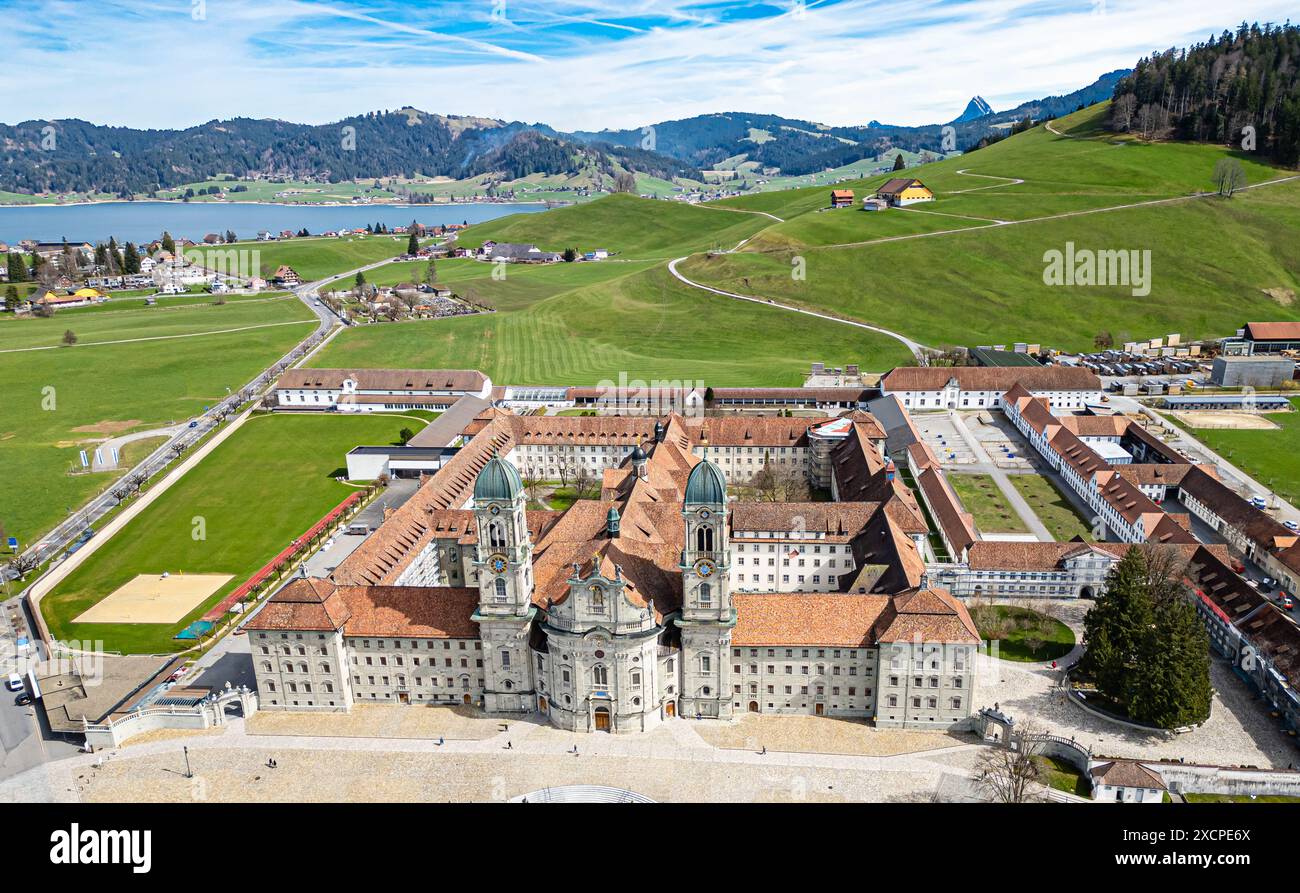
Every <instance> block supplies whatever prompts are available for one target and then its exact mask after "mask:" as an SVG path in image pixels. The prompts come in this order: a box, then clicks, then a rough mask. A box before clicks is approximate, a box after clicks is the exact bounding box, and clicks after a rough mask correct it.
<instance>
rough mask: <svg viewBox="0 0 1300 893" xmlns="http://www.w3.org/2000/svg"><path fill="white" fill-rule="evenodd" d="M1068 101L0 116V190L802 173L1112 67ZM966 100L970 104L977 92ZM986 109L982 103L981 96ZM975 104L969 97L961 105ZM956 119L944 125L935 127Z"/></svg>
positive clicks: (1114, 76) (903, 144)
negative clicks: (649, 117) (625, 114)
mask: <svg viewBox="0 0 1300 893" xmlns="http://www.w3.org/2000/svg"><path fill="white" fill-rule="evenodd" d="M1126 73H1127V72H1112V73H1110V74H1108V75H1103V76H1102V78H1100V79H1098V80H1097V81H1096V82H1094V83H1093V84H1091V85H1089V86H1088V87H1084V88H1082V89H1081V90H1078V91H1075V92H1074V93H1070V94H1066V95H1065V96H1064V97H1046V98H1044V99H1041V100H1035V101H1034V102H1032V103H1024V104H1022V105H1021V106H1018V107H1017V108H1016V109H1013V110H1011V111H1009V112H1003V113H993V114H987V115H983V116H981V117H979V118H976V119H973V120H971V121H965V122H960V123H959V124H956V125H940V124H933V125H924V126H920V127H901V126H894V125H883V124H880V123H879V122H877V121H874V120H873V121H871V122H870V123H868V124H867V125H863V126H849V127H837V126H831V125H826V124H821V123H818V122H814V121H807V120H801V119H795V118H786V117H783V116H780V115H770V114H761V113H750V112H721V113H713V114H709V115H701V116H696V117H694V118H686V119H680V120H677V121H666V122H660V123H658V124H653V125H648V126H647V127H644V128H638V129H625V130H602V131H575V132H572V133H565V132H562V131H558V130H556V129H554V128H552V127H550V126H548V125H546V124H544V123H541V122H536V123H531V124H530V123H525V122H522V121H505V120H501V119H497V118H490V117H484V116H474V115H442V114H434V113H429V112H425V111H423V110H420V109H417V108H415V107H414V106H403V107H401V108H399V109H396V110H385V111H378V112H368V113H365V114H359V115H353V116H350V117H347V118H343V119H341V120H339V121H336V122H332V123H329V124H321V125H311V124H295V123H293V122H289V121H283V120H275V119H255V118H231V119H227V120H217V119H214V120H211V121H207V122H204V123H202V124H198V125H195V126H193V127H188V128H184V129H181V130H153V129H151V130H137V129H132V128H127V127H116V126H112V125H98V124H92V123H90V122H87V121H83V120H80V119H62V120H56V121H24V122H21V123H19V124H14V125H9V124H0V145H3V146H4V147H5V150H6V151H5V152H4V155H3V161H2V162H0V190H5V191H9V192H14V193H22V194H48V193H76V192H81V193H107V194H116V195H119V196H121V197H131V196H134V195H151V194H155V193H157V192H158V191H160V190H164V189H171V188H175V187H178V186H183V185H186V184H189V183H194V182H202V181H204V180H208V179H211V178H214V177H217V176H220V175H232V176H234V177H236V178H237V179H245V178H250V179H252V178H267V179H279V178H284V179H309V180H316V181H323V182H343V181H355V180H359V179H372V178H383V177H402V178H407V179H412V178H415V177H417V176H425V177H438V176H445V177H451V178H453V179H459V178H463V177H467V176H478V175H484V174H500V175H501V176H502V178H503V179H504V178H510V179H519V178H522V177H524V176H528V175H530V174H571V173H576V172H578V171H593V170H594V171H596V172H598V174H599V175H600V178H601V180H602V182H604V183H606V184H613V183H616V182H618V180H619V177H620V175H623V174H629V173H630V174H637V173H642V174H646V175H650V176H654V177H659V178H661V179H665V180H673V179H677V178H683V179H692V180H698V179H699V178H700V171H701V170H706V169H711V168H713V167H715V166H717V165H720V164H723V163H724V162H727V161H728V160H731V161H733V162H735V160H736V159H737V158H739V157H740V156H744V158H743V159H741V161H742V162H752V163H753V165H752V166H753V167H755V168H757V169H761V170H767V171H774V170H779V171H780V172H781V173H782V174H788V175H803V174H808V173H813V172H817V171H821V170H825V169H828V168H835V167H840V166H843V165H845V164H850V163H852V162H854V161H858V160H862V159H864V158H882V157H883V156H884V154H885V153H887V152H889V151H891V150H895V149H904V150H907V151H912V152H923V151H925V152H952V151H954V150H956V149H962V148H966V147H968V146H972V145H975V144H976V143H977V142H978V141H979V140H980V139H981V138H982V137H985V136H987V135H988V133H989V132H990V131H991V130H992V129H993V128H995V127H996V126H997V125H998V124H1000V123H1003V122H1004V121H1006V120H1019V118H1021V117H1023V116H1024V114H1025V113H1027V112H1026V110H1027V109H1030V108H1032V109H1033V110H1034V115H1035V117H1037V116H1038V115H1046V116H1055V115H1057V114H1061V113H1063V112H1066V111H1073V110H1074V109H1075V108H1077V107H1078V106H1080V105H1087V104H1091V103H1092V102H1095V101H1097V100H1098V99H1102V98H1108V97H1109V95H1110V93H1111V92H1112V90H1113V82H1114V81H1116V80H1118V75H1122V74H1126ZM972 102H974V100H972ZM985 105H987V103H986V104H985ZM969 109H970V107H969V106H968V111H969ZM947 126H955V127H956V133H955V141H954V140H953V136H954V135H953V134H951V133H947V134H946V133H945V132H944V128H945V127H947Z"/></svg>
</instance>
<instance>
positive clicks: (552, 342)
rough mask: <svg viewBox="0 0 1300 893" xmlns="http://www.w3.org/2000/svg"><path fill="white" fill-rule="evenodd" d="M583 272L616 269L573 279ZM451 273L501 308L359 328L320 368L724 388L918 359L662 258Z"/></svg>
mask: <svg viewBox="0 0 1300 893" xmlns="http://www.w3.org/2000/svg"><path fill="white" fill-rule="evenodd" d="M606 201H607V200H606ZM588 207H594V205H592V206H588ZM471 263H472V262H471ZM478 266H479V267H480V268H482V269H483V270H485V271H486V270H488V269H489V268H487V267H486V266H485V265H478ZM442 269H443V264H441V263H440V264H439V270H440V271H441V270H442ZM452 269H455V268H452ZM620 273H621V274H622V275H619V274H620ZM581 277H613V278H606V279H604V280H603V281H596V282H593V283H592V284H586V285H583V284H580V283H577V282H575V281H573V280H576V279H578V278H581ZM440 278H441V274H440ZM566 280H568V281H566ZM444 281H446V282H447V284H449V285H451V286H452V287H453V288H454V289H455V290H456V291H458V292H459V293H461V294H463V295H466V296H473V297H475V298H476V299H480V298H486V299H487V300H490V301H492V302H493V305H494V306H496V307H497V308H498V310H497V312H495V313H484V314H476V315H474V316H462V317H455V318H450V319H439V320H427V321H418V322H403V323H386V324H379V325H370V326H362V327H356V328H350V329H348V330H347V331H344V332H342V333H340V334H339V335H338V336H337V337H336V338H335V339H334V340H333V341H332V342H331V343H330V345H329V346H328V347H326V348H325V349H324V350H323V351H322V352H321V353H320V354H319V355H317V356H316V357H315V358H314V360H313V362H312V365H314V366H319V367H322V368H330V367H339V366H355V367H371V368H376V367H378V368H382V367H386V366H396V367H403V366H407V367H410V366H416V367H422V368H462V369H479V370H482V371H483V372H484V373H486V374H487V375H489V376H491V377H492V379H493V380H494V381H497V382H501V383H510V384H583V383H591V384H595V383H597V382H599V381H602V380H607V379H608V380H617V378H618V377H619V375H620V374H623V373H625V374H626V375H627V376H628V378H629V379H641V380H644V381H647V382H649V381H653V380H662V381H673V380H685V381H689V382H691V383H695V382H697V381H699V382H702V384H703V385H704V386H719V387H724V386H745V385H797V384H800V383H801V382H802V381H803V377H804V375H805V374H807V371H808V367H809V364H810V363H811V362H812V361H814V360H822V361H825V362H826V363H828V364H833V365H843V364H845V363H860V364H862V366H863V368H864V369H869V370H882V369H890V368H892V367H894V366H897V365H905V364H907V363H909V362H911V354H910V353H909V352H908V351H907V349H906V348H905V347H903V346H902V345H901V344H900V343H899V342H897V341H895V340H893V339H892V338H888V337H886V336H883V335H878V334H875V333H873V332H869V331H865V330H862V329H858V328H854V327H850V326H843V325H839V324H837V323H833V322H830V321H826V320H818V319H808V320H800V322H799V324H798V325H791V320H790V315H789V313H787V312H784V311H781V310H778V309H775V308H768V307H763V306H759V305H752V304H743V303H741V302H738V301H734V300H731V299H729V298H722V297H717V296H714V295H709V294H705V293H703V292H699V291H698V290H695V289H691V288H689V287H688V286H685V285H683V284H682V283H680V282H678V281H677V280H675V279H673V278H672V277H671V276H670V275H669V273H668V271H667V269H666V267H665V265H663V264H658V265H654V266H651V267H648V268H647V267H646V266H645V265H643V264H620V263H617V262H614V261H607V262H604V263H596V264H582V265H574V264H560V265H555V266H552V267H548V268H533V269H532V270H528V271H527V272H525V271H524V268H520V270H519V272H518V273H516V272H515V271H514V270H511V271H510V272H509V275H508V277H507V279H506V281H505V282H496V281H494V280H492V279H491V278H483V277H479V278H475V279H473V280H472V281H469V282H459V281H458V282H455V283H453V282H452V281H451V280H450V278H449V277H448V278H446V279H444Z"/></svg>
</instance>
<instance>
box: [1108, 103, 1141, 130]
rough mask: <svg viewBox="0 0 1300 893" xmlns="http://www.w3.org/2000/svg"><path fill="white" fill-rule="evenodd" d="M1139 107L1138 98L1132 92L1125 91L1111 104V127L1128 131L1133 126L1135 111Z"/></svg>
mask: <svg viewBox="0 0 1300 893" xmlns="http://www.w3.org/2000/svg"><path fill="white" fill-rule="evenodd" d="M1136 108H1137V98H1136V97H1135V96H1134V95H1133V94H1132V93H1125V94H1124V95H1123V96H1121V97H1120V98H1119V99H1117V100H1115V103H1114V105H1112V106H1111V119H1110V120H1111V128H1112V129H1113V130H1117V131H1119V132H1121V133H1127V132H1128V130H1129V128H1131V127H1132V126H1133V112H1134V110H1135V109H1136Z"/></svg>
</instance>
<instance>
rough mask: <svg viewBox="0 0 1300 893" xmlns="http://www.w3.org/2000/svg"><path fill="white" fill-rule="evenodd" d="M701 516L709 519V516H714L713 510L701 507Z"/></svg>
mask: <svg viewBox="0 0 1300 893" xmlns="http://www.w3.org/2000/svg"><path fill="white" fill-rule="evenodd" d="M700 517H701V518H703V519H704V520H706V521H707V520H709V518H711V517H713V512H711V511H709V510H708V509H700Z"/></svg>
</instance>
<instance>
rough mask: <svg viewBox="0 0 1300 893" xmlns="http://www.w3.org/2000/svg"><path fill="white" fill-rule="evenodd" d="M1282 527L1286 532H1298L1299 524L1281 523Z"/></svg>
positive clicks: (1291, 522)
mask: <svg viewBox="0 0 1300 893" xmlns="http://www.w3.org/2000/svg"><path fill="white" fill-rule="evenodd" d="M1282 526H1283V527H1285V528H1286V529H1287V530H1300V524H1297V523H1296V522H1294V521H1283V522H1282Z"/></svg>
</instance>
